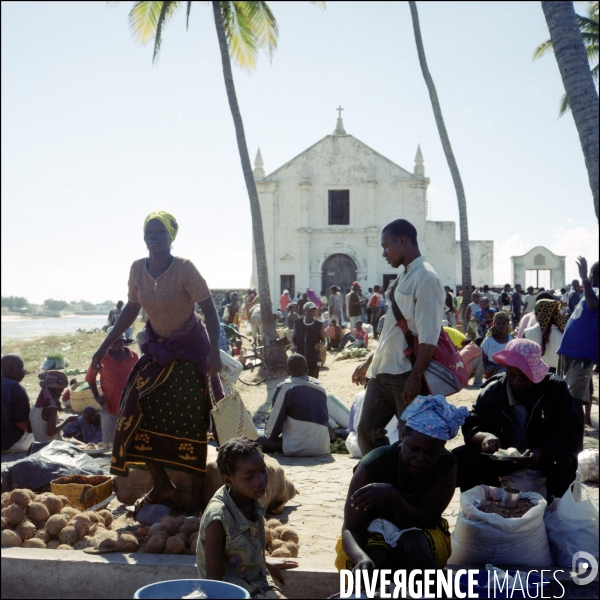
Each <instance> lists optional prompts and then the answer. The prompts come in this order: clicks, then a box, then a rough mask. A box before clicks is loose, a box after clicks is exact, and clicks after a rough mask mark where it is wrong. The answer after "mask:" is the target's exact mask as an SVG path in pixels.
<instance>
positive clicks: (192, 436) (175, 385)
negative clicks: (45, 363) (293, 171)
mask: <svg viewBox="0 0 600 600" xmlns="http://www.w3.org/2000/svg"><path fill="white" fill-rule="evenodd" d="M178 229H179V226H178V224H177V221H176V220H175V217H174V216H173V215H171V214H169V213H167V212H165V211H155V212H152V213H150V214H149V215H148V216H147V217H146V220H145V222H144V241H145V243H146V246H147V248H148V252H149V256H148V258H141V259H139V260H136V261H135V262H134V263H133V265H132V266H131V271H130V274H129V293H128V302H127V304H126V305H125V307H124V308H123V310H122V312H121V314H120V316H119V318H118V320H117V322H116V323H115V325H114V327H113V328H112V330H111V331H110V333H109V334H108V335H107V336H106V339H105V340H104V342H102V344H101V346H100V348H99V349H98V351H97V352H96V354H94V356H93V358H92V368H93V369H94V370H95V371H96V372H99V371H101V370H102V368H103V367H102V360H103V358H104V356H105V355H106V353H107V351H108V349H109V348H110V346H111V344H112V343H113V342H114V341H115V340H116V339H118V338H119V336H120V335H121V334H122V333H123V332H124V331H125V330H126V329H127V328H128V327H130V326H131V325H132V324H133V322H134V321H135V319H136V318H137V316H138V314H139V312H140V310H141V309H142V308H143V309H144V310H145V312H146V314H147V315H148V320H147V322H146V330H145V338H146V341H145V342H144V343H143V344H142V352H143V356H142V357H141V358H140V359H139V361H138V362H137V363H136V365H135V366H134V368H133V370H132V372H131V374H130V375H129V378H128V380H127V383H126V385H125V389H124V390H123V394H122V396H121V401H120V408H119V414H118V420H117V427H116V431H115V437H114V442H113V455H112V459H111V467H110V472H111V473H112V474H113V475H122V476H127V475H128V473H129V468H130V467H131V466H137V467H143V466H145V467H146V468H147V469H148V472H149V473H150V475H151V476H152V482H153V486H152V489H151V490H150V491H149V492H148V493H147V494H145V495H144V496H142V498H140V499H139V500H138V501H137V502H136V503H135V506H134V509H133V512H134V514H137V512H138V511H139V510H140V509H141V508H142V507H143V506H145V505H147V504H154V503H162V504H164V503H167V502H169V501H170V500H171V498H172V497H173V496H174V494H175V491H176V490H175V487H174V486H173V484H172V483H171V480H170V479H169V477H168V475H167V473H166V470H165V469H166V468H169V469H172V470H176V471H182V472H185V473H189V474H191V475H194V476H196V477H195V479H194V481H195V484H196V485H195V488H196V489H193V490H192V502H198V500H199V498H200V497H201V488H202V482H203V480H204V475H205V473H206V449H207V448H206V444H207V440H206V438H207V432H208V428H209V402H208V401H207V385H208V379H209V378H211V379H213V378H214V384H213V385H214V386H216V387H215V392H216V393H217V396H216V397H217V398H219V397H222V396H221V395H220V394H219V392H221V390H220V384H219V383H218V377H217V373H218V372H219V371H221V369H222V364H221V358H220V355H219V337H220V333H221V330H220V323H219V317H218V314H217V310H216V308H215V305H214V303H213V300H212V297H211V295H210V290H209V289H208V286H207V285H206V281H204V278H203V277H202V275H200V273H199V272H198V270H197V269H196V267H195V265H194V264H193V263H192V262H191V261H190V260H187V259H185V258H180V257H178V256H173V255H172V254H171V243H172V242H173V241H174V240H175V237H176V235H177V232H178ZM196 302H197V303H198V304H199V305H200V308H201V309H202V312H203V313H204V316H205V319H206V328H205V326H204V324H203V323H202V321H201V319H200V317H199V315H198V314H197V313H196V311H195V303H196ZM207 332H208V334H207ZM193 508H195V507H193Z"/></svg>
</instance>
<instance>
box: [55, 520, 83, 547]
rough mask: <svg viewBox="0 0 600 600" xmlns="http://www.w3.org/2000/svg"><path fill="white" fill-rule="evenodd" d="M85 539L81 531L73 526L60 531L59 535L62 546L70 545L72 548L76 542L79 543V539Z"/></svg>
mask: <svg viewBox="0 0 600 600" xmlns="http://www.w3.org/2000/svg"><path fill="white" fill-rule="evenodd" d="M81 537H83V536H82V535H80V533H79V531H77V529H76V528H75V527H74V526H73V525H67V526H66V527H65V528H63V529H61V530H60V533H59V534H58V540H59V542H60V543H61V544H69V546H72V545H73V544H74V543H75V542H77V541H79V538H81Z"/></svg>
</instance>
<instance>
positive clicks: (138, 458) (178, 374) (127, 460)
mask: <svg viewBox="0 0 600 600" xmlns="http://www.w3.org/2000/svg"><path fill="white" fill-rule="evenodd" d="M140 362H143V361H140ZM138 365H139V363H138ZM138 365H136V367H134V371H133V372H132V374H131V376H130V377H129V380H128V382H127V388H126V390H125V393H124V395H123V398H122V399H121V407H120V409H119V417H118V421H117V429H116V432H115V439H114V447H113V456H112V460H111V468H110V472H111V474H113V475H122V476H127V474H128V471H129V467H131V466H134V467H143V466H145V461H152V462H154V463H157V464H159V465H161V466H163V467H164V468H166V469H172V470H175V471H182V472H184V473H190V474H191V475H197V476H201V477H203V476H204V475H205V473H206V443H207V442H206V435H207V432H208V428H209V425H210V413H209V404H208V400H207V398H206V394H205V378H204V375H203V374H202V373H201V372H200V370H199V368H198V367H197V365H196V364H194V363H193V362H190V361H188V360H183V359H179V360H176V361H174V362H172V363H170V364H168V365H166V366H164V367H158V365H157V363H156V362H155V361H150V362H146V363H145V364H141V365H140V366H139V367H138Z"/></svg>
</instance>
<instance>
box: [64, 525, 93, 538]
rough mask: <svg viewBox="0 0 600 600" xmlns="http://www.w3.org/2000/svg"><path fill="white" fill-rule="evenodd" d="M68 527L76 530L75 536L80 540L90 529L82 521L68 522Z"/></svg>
mask: <svg viewBox="0 0 600 600" xmlns="http://www.w3.org/2000/svg"><path fill="white" fill-rule="evenodd" d="M69 525H70V526H71V527H75V529H76V530H77V535H78V536H79V537H80V538H82V537H83V536H84V535H85V534H86V533H87V532H88V531H89V530H90V529H91V526H90V527H88V525H87V523H84V522H83V521H74V522H70V523H69Z"/></svg>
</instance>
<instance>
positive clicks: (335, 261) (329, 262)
mask: <svg viewBox="0 0 600 600" xmlns="http://www.w3.org/2000/svg"><path fill="white" fill-rule="evenodd" d="M355 281H356V263H355V262H354V261H353V260H352V259H351V258H350V257H349V256H348V255H347V254H332V255H331V256H329V257H328V258H327V259H326V260H325V262H324V263H323V273H322V276H321V287H322V288H323V290H324V291H325V293H326V294H327V295H329V289H330V288H331V286H332V285H337V286H338V287H339V288H340V291H341V292H342V295H343V294H345V293H346V290H347V289H348V288H351V287H352V284H353V283H354V282H355Z"/></svg>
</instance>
